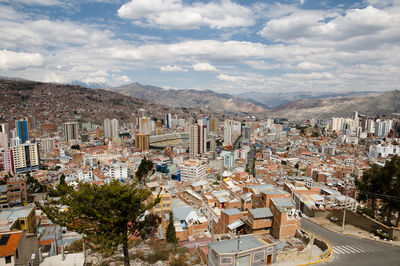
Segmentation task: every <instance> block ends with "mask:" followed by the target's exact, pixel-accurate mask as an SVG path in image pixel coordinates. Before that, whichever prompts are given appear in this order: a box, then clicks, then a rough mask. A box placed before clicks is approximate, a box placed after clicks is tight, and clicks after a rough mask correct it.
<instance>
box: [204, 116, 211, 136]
mask: <svg viewBox="0 0 400 266" xmlns="http://www.w3.org/2000/svg"><path fill="white" fill-rule="evenodd" d="M203 125H205V126H206V129H207V133H210V118H209V117H203Z"/></svg>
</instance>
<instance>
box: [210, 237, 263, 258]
mask: <svg viewBox="0 0 400 266" xmlns="http://www.w3.org/2000/svg"><path fill="white" fill-rule="evenodd" d="M265 245H266V244H265V243H264V242H262V241H260V240H258V239H257V238H255V237H254V236H243V237H240V242H239V250H240V251H245V250H249V249H253V248H258V247H263V246H265ZM208 248H209V250H211V249H213V250H215V252H217V253H218V254H225V253H234V252H237V251H238V239H230V240H224V241H217V242H213V243H210V244H208Z"/></svg>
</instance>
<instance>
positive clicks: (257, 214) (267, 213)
mask: <svg viewBox="0 0 400 266" xmlns="http://www.w3.org/2000/svg"><path fill="white" fill-rule="evenodd" d="M249 212H250V213H251V214H252V215H253V217H254V218H255V219H260V218H269V217H273V216H274V215H273V214H272V212H271V210H270V209H269V208H257V209H250V210H249Z"/></svg>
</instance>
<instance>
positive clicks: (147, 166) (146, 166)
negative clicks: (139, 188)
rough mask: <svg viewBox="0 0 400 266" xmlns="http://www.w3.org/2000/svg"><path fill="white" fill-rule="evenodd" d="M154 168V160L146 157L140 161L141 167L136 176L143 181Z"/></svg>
mask: <svg viewBox="0 0 400 266" xmlns="http://www.w3.org/2000/svg"><path fill="white" fill-rule="evenodd" d="M152 169H153V162H152V161H151V160H148V159H147V158H146V157H144V158H143V159H142V161H141V162H140V164H139V167H138V169H137V171H136V178H137V179H138V181H139V182H142V181H143V178H145V177H146V176H147V175H148V173H149V172H150V170H152Z"/></svg>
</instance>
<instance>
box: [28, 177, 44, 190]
mask: <svg viewBox="0 0 400 266" xmlns="http://www.w3.org/2000/svg"><path fill="white" fill-rule="evenodd" d="M26 191H27V192H29V193H38V192H42V191H44V186H42V185H41V184H40V183H39V181H38V180H37V179H36V178H33V177H32V176H31V174H30V173H29V172H28V173H26Z"/></svg>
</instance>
